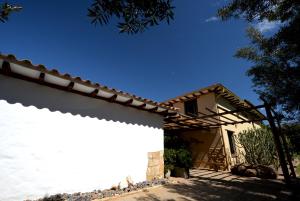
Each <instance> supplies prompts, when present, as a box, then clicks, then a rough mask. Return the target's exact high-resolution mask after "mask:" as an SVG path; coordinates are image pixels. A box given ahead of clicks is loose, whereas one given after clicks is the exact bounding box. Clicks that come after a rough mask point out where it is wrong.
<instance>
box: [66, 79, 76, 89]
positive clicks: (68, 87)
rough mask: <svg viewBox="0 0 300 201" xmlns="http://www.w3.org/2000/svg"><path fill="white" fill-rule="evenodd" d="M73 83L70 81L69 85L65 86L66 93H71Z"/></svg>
mask: <svg viewBox="0 0 300 201" xmlns="http://www.w3.org/2000/svg"><path fill="white" fill-rule="evenodd" d="M74 84H75V83H74V82H73V81H71V82H70V83H69V85H68V86H67V90H68V91H71V90H72V89H73V87H74Z"/></svg>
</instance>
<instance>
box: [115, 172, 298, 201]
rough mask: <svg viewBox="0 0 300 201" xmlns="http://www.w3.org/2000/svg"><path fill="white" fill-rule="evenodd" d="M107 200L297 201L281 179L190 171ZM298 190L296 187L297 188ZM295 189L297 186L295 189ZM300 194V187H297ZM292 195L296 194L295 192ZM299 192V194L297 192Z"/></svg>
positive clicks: (296, 196)
mask: <svg viewBox="0 0 300 201" xmlns="http://www.w3.org/2000/svg"><path fill="white" fill-rule="evenodd" d="M173 181H174V182H173V183H172V184H168V185H165V186H160V187H155V188H150V189H148V190H144V191H142V192H137V193H134V194H130V195H124V196H121V197H117V198H112V199H109V200H110V201H195V200H201V201H202V200H203V201H241V200H242V201H265V200H276V201H281V200H284V201H285V200H286V201H293V200H294V201H296V200H297V201H299V200H300V196H299V194H295V193H293V191H292V190H290V189H288V188H287V186H286V185H285V184H284V183H283V181H282V180H280V179H278V180H262V179H258V178H245V177H238V176H233V175H231V174H230V173H229V172H215V171H210V170H198V169H197V170H191V178H190V179H173ZM298 187H299V186H298ZM294 189H297V187H294ZM298 191H300V188H298ZM294 192H295V191H294ZM297 193H298V192H297Z"/></svg>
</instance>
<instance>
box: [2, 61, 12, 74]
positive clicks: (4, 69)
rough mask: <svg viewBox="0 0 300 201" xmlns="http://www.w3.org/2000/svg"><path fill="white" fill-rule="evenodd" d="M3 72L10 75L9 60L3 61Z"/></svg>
mask: <svg viewBox="0 0 300 201" xmlns="http://www.w3.org/2000/svg"><path fill="white" fill-rule="evenodd" d="M2 72H3V74H5V75H9V74H10V73H11V68H10V63H9V62H7V61H3V63H2Z"/></svg>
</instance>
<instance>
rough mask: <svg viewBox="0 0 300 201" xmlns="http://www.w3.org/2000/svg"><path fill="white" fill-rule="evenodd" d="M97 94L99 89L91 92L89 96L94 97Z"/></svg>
mask: <svg viewBox="0 0 300 201" xmlns="http://www.w3.org/2000/svg"><path fill="white" fill-rule="evenodd" d="M98 93H99V89H95V90H94V91H92V92H91V93H90V95H91V96H92V97H95V96H97V94H98Z"/></svg>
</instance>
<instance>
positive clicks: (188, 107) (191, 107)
mask: <svg viewBox="0 0 300 201" xmlns="http://www.w3.org/2000/svg"><path fill="white" fill-rule="evenodd" d="M184 111H185V114H187V115H196V116H197V115H198V106H197V99H194V100H189V101H186V102H184Z"/></svg>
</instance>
